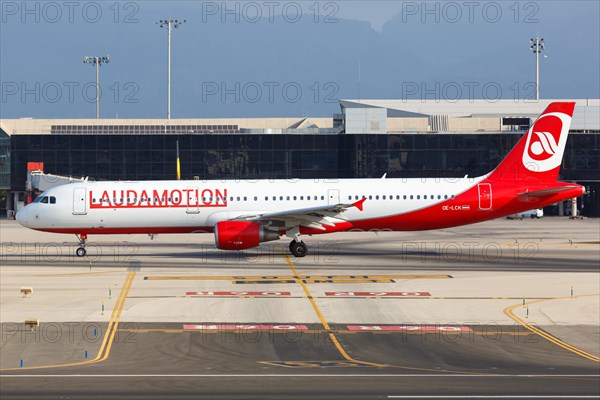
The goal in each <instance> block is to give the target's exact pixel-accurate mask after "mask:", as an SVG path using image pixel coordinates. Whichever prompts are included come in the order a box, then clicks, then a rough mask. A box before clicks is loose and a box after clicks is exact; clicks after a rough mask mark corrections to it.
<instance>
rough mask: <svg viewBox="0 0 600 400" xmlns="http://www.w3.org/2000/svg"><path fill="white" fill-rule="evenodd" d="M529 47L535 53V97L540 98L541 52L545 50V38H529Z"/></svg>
mask: <svg viewBox="0 0 600 400" xmlns="http://www.w3.org/2000/svg"><path fill="white" fill-rule="evenodd" d="M529 48H530V49H531V50H533V53H534V54H535V99H536V100H539V99H540V53H541V52H542V50H544V38H539V37H537V36H536V37H535V38H531V39H529Z"/></svg>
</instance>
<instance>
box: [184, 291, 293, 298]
mask: <svg viewBox="0 0 600 400" xmlns="http://www.w3.org/2000/svg"><path fill="white" fill-rule="evenodd" d="M185 295H186V296H204V297H216V296H254V297H274V296H290V295H291V293H290V292H235V291H228V292H185Z"/></svg>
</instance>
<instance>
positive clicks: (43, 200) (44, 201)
mask: <svg viewBox="0 0 600 400" xmlns="http://www.w3.org/2000/svg"><path fill="white" fill-rule="evenodd" d="M42 203H44V204H48V196H44V197H42Z"/></svg>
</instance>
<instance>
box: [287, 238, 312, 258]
mask: <svg viewBox="0 0 600 400" xmlns="http://www.w3.org/2000/svg"><path fill="white" fill-rule="evenodd" d="M290 252H291V253H292V255H293V256H294V257H304V256H305V255H306V253H308V247H306V244H305V243H304V242H303V241H300V242H297V241H296V240H295V239H294V240H292V242H291V243H290Z"/></svg>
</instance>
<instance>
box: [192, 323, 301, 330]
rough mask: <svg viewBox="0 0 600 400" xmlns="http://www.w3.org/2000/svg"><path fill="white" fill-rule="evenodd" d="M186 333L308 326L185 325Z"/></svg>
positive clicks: (283, 328)
mask: <svg viewBox="0 0 600 400" xmlns="http://www.w3.org/2000/svg"><path fill="white" fill-rule="evenodd" d="M183 330H184V331H306V330H308V327H307V326H306V325H288V324H279V325H265V324H257V325H252V324H244V325H240V324H201V325H192V324H185V325H183Z"/></svg>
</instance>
